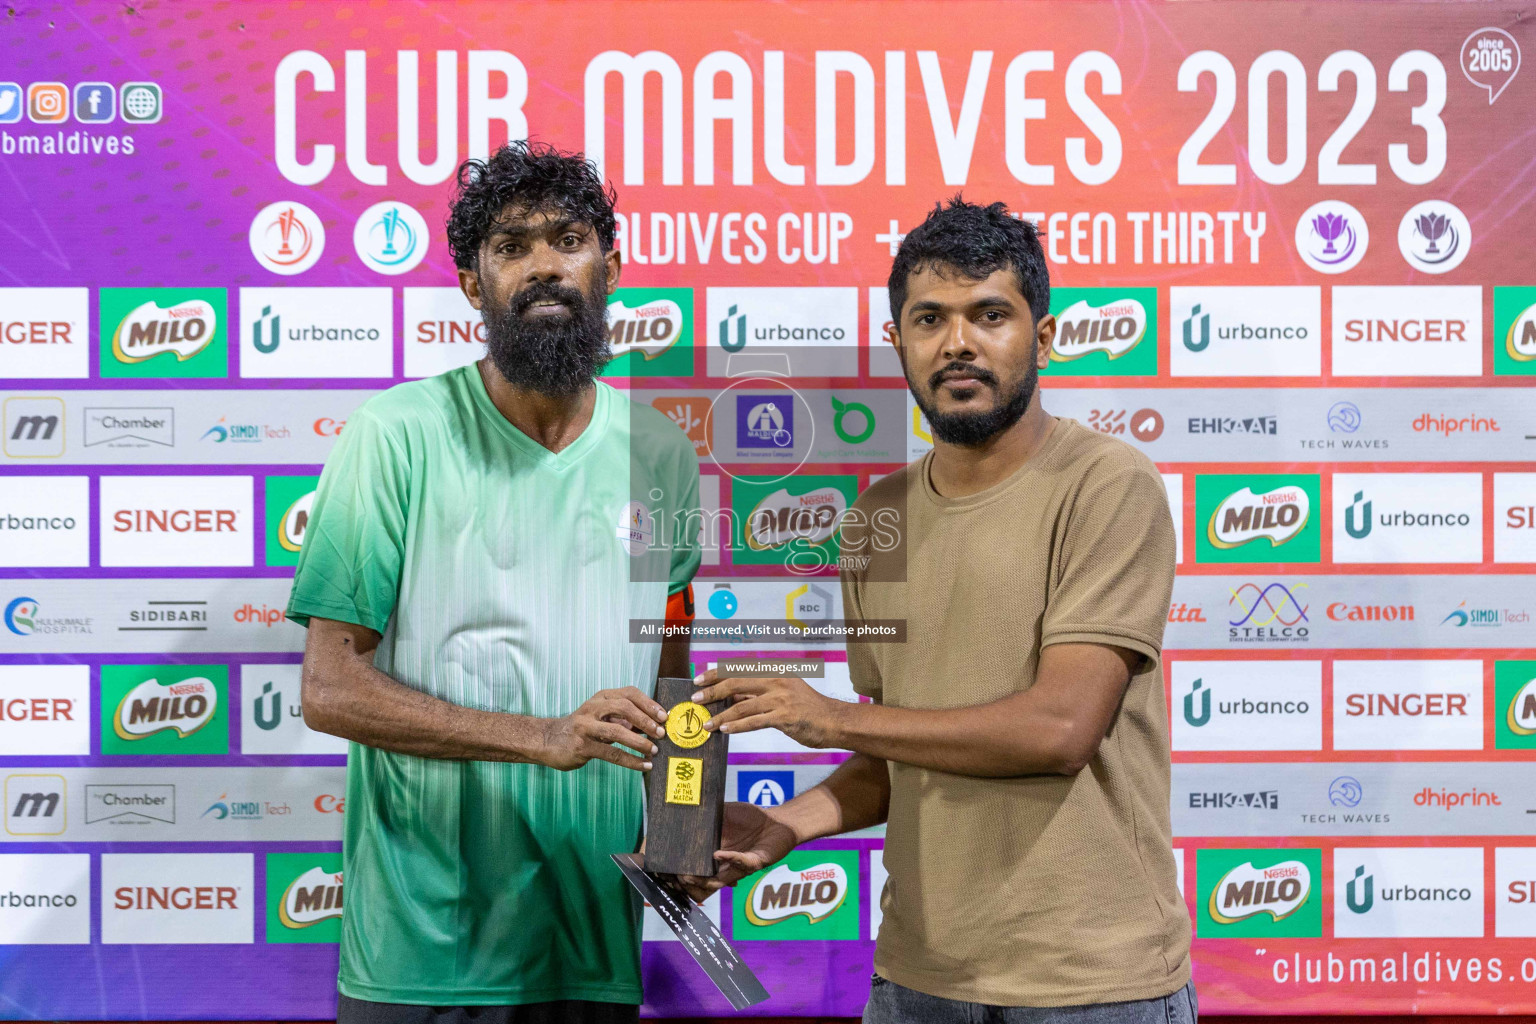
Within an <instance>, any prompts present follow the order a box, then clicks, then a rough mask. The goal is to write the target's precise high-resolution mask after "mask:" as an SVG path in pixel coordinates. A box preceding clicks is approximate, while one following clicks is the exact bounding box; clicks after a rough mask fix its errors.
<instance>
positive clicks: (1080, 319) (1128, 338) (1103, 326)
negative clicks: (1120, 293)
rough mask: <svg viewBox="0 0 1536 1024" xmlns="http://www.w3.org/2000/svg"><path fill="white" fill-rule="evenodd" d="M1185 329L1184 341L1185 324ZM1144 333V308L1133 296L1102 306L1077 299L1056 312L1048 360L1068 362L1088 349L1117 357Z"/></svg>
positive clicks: (1145, 325)
mask: <svg viewBox="0 0 1536 1024" xmlns="http://www.w3.org/2000/svg"><path fill="white" fill-rule="evenodd" d="M1198 309H1199V307H1196V310H1197V311H1198ZM1185 331H1186V341H1185V344H1186V345H1187V344H1188V340H1187V335H1188V327H1187V325H1186V328H1185ZM1146 334H1147V309H1146V307H1145V306H1143V305H1142V304H1141V303H1140V302H1138V301H1137V300H1135V299H1123V300H1119V301H1116V302H1111V303H1109V304H1107V305H1104V306H1092V305H1090V304H1089V303H1088V301H1087V300H1086V299H1079V300H1078V301H1077V302H1074V303H1073V304H1072V305H1070V306H1068V307H1067V308H1066V309H1064V310H1062V311H1061V312H1060V313H1059V314H1057V316H1056V341H1055V342H1054V343H1053V344H1052V346H1051V360H1052V361H1053V362H1061V363H1067V362H1072V361H1073V360H1076V359H1081V358H1083V357H1084V356H1086V355H1088V354H1089V353H1090V352H1103V353H1104V354H1105V355H1106V356H1108V357H1109V358H1110V359H1111V360H1114V359H1119V358H1120V357H1121V356H1124V355H1126V354H1127V353H1129V352H1130V351H1131V350H1132V349H1134V348H1135V347H1136V346H1137V345H1138V344H1139V343H1140V342H1141V340H1142V339H1143V338H1145V337H1146ZM1202 347H1203V346H1202Z"/></svg>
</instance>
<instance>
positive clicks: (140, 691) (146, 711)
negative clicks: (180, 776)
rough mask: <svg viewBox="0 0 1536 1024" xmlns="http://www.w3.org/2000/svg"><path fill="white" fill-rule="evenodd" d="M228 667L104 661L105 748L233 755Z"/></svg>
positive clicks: (116, 751) (128, 751) (108, 750)
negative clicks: (230, 740)
mask: <svg viewBox="0 0 1536 1024" xmlns="http://www.w3.org/2000/svg"><path fill="white" fill-rule="evenodd" d="M228 694H229V666H227V665H103V666H102V667H101V752H102V754H105V755H112V754H133V755H144V754H150V755H152V754H227V753H229V712H228V704H229V700H228Z"/></svg>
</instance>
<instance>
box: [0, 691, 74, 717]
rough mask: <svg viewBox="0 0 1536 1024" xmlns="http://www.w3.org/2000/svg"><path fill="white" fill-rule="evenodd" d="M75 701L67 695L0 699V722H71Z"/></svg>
mask: <svg viewBox="0 0 1536 1024" xmlns="http://www.w3.org/2000/svg"><path fill="white" fill-rule="evenodd" d="M74 720H75V702H74V701H73V700H70V699H69V698H67V697H32V698H26V697H16V698H14V699H12V700H4V701H0V722H73V721H74Z"/></svg>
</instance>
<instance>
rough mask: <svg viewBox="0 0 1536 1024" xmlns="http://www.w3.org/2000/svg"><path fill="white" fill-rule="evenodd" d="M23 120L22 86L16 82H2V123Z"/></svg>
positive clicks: (0, 120) (0, 99)
mask: <svg viewBox="0 0 1536 1024" xmlns="http://www.w3.org/2000/svg"><path fill="white" fill-rule="evenodd" d="M20 120H21V86H19V85H17V84H16V83H15V82H0V124H15V123H16V122H17V121H20Z"/></svg>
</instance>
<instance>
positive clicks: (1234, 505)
mask: <svg viewBox="0 0 1536 1024" xmlns="http://www.w3.org/2000/svg"><path fill="white" fill-rule="evenodd" d="M1311 511H1312V509H1311V504H1310V501H1309V499H1308V495H1307V492H1306V491H1305V490H1303V489H1302V488H1300V487H1294V486H1285V487H1278V488H1275V489H1274V490H1272V491H1265V492H1263V493H1262V494H1255V493H1254V492H1253V491H1252V489H1251V488H1248V487H1244V488H1242V489H1241V490H1239V491H1237V492H1235V493H1233V494H1229V495H1227V497H1225V498H1224V499H1222V501H1221V503H1220V504H1219V505H1217V506H1216V511H1215V514H1213V515H1212V516H1211V519H1210V523H1209V524H1208V525H1207V527H1206V538H1207V539H1208V540H1209V541H1210V542H1211V544H1212V545H1213V546H1215V547H1217V548H1223V549H1231V548H1235V547H1239V546H1241V545H1243V544H1247V543H1250V542H1251V541H1255V540H1259V539H1265V540H1268V541H1269V545H1270V547H1272V548H1277V547H1279V546H1280V545H1282V544H1284V543H1285V542H1286V541H1288V540H1290V539H1291V538H1293V537H1295V536H1296V535H1297V534H1299V533H1300V532H1301V531H1302V530H1303V529H1305V528H1306V525H1307V520H1308V519H1309V518H1310V516H1311Z"/></svg>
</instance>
